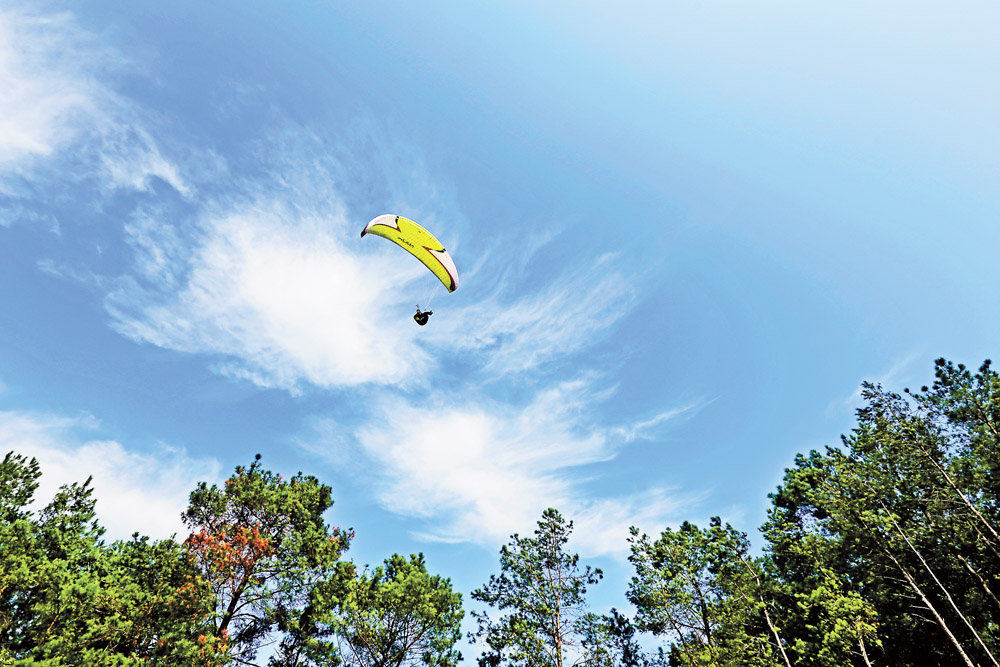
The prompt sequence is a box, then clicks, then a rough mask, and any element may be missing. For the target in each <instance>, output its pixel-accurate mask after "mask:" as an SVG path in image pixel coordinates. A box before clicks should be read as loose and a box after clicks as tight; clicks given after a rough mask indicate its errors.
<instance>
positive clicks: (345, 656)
mask: <svg viewBox="0 0 1000 667" xmlns="http://www.w3.org/2000/svg"><path fill="white" fill-rule="evenodd" d="M935 377H936V379H935V381H934V383H933V385H932V386H931V387H927V386H925V387H922V388H920V390H919V391H913V392H911V391H910V390H909V389H907V390H905V391H904V392H903V393H901V394H897V393H892V392H890V391H887V390H885V389H883V388H882V387H880V386H876V385H872V384H865V385H864V386H863V397H864V402H865V405H864V407H862V408H861V409H859V410H858V411H857V424H856V426H855V427H854V428H853V430H852V431H851V432H850V433H849V434H847V435H845V436H843V437H842V440H841V442H840V443H839V444H837V445H834V446H829V447H827V448H825V449H824V450H823V451H818V450H814V451H811V452H809V453H807V454H800V455H798V456H797V457H796V458H795V460H794V463H793V465H792V466H791V467H790V468H788V469H787V470H786V471H785V475H784V478H783V480H782V483H781V484H780V485H779V486H778V488H777V490H776V491H775V492H774V493H772V494H771V495H770V499H771V506H770V508H769V510H768V514H767V520H766V521H765V523H764V525H763V526H761V528H760V531H759V533H760V538H761V539H760V542H759V544H757V545H756V548H752V545H751V542H750V539H749V537H748V535H747V534H746V533H743V532H741V531H739V530H737V529H736V528H734V527H732V526H731V525H729V524H728V523H723V522H722V521H721V520H720V519H719V518H712V519H710V520H709V521H708V523H707V524H706V525H704V526H703V527H700V526H697V525H695V524H693V523H689V522H685V523H683V524H681V525H680V526H678V527H676V528H665V529H664V530H662V532H660V534H659V535H652V536H651V535H647V534H644V533H641V532H640V531H639V530H637V529H635V528H633V529H632V530H631V534H630V537H629V541H628V546H629V551H630V556H629V561H630V563H631V565H632V567H633V570H634V574H633V576H632V578H631V581H630V582H629V584H628V586H627V590H626V591H624V600H623V602H624V601H625V600H627V602H628V605H627V607H628V608H627V609H626V610H625V612H624V613H623V612H620V611H618V610H617V609H612V610H611V611H610V612H609V613H597V611H595V610H594V609H592V608H591V606H590V605H589V604H588V601H587V593H588V589H590V588H592V587H593V586H596V585H598V584H599V582H600V580H601V578H602V573H601V571H600V570H599V569H595V568H592V567H589V566H586V565H585V564H582V563H581V562H580V559H579V556H578V555H577V554H574V553H572V552H571V550H570V549H569V548H568V546H567V545H568V541H569V538H570V535H571V533H572V530H573V523H572V521H568V520H566V519H564V518H563V516H562V515H561V514H560V513H559V512H558V511H557V510H556V509H551V508H550V509H548V510H546V511H545V512H544V513H543V514H542V517H541V519H540V520H539V521H538V523H537V526H536V528H535V530H534V532H533V534H532V535H531V536H520V535H517V534H515V535H512V536H511V538H510V541H509V542H508V543H507V544H506V545H504V546H503V547H502V548H501V549H500V560H499V564H498V569H497V572H496V573H495V574H492V575H490V576H489V578H488V580H487V581H485V583H484V584H483V585H482V586H480V587H479V588H478V589H476V590H475V591H473V592H472V593H471V597H472V599H473V600H475V601H476V602H478V603H479V607H478V609H479V611H474V612H472V618H473V620H474V625H475V630H473V631H472V632H470V633H469V634H468V636H467V637H465V639H466V640H467V642H468V644H466V646H471V647H472V648H473V649H474V650H475V651H477V652H478V656H477V657H476V661H477V662H478V664H479V665H481V666H482V667H501V666H504V667H536V666H537V667H575V666H583V665H588V666H592V667H654V666H661V665H677V666H718V667H723V666H737V665H739V666H743V665H746V666H751V667H756V666H772V665H773V666H778V667H791V666H792V665H808V666H813V665H816V666H819V667H844V666H857V667H872V666H874V665H892V666H895V665H908V666H909V665H912V666H923V665H928V666H930V665H965V666H967V667H973V666H977V667H978V666H980V665H982V666H988V665H992V666H994V667H1000V663H998V659H1000V642H998V638H1000V625H998V623H1000V597H998V595H1000V498H998V494H1000V481H998V480H1000V377H998V375H997V373H996V372H995V371H994V370H993V369H992V367H991V365H990V362H989V361H986V362H985V363H984V364H983V365H982V366H981V367H980V368H979V369H978V370H977V371H972V370H971V369H968V368H966V367H965V366H963V365H961V364H958V365H955V364H953V363H951V362H948V361H945V360H943V359H939V360H937V361H936V362H935ZM40 474H41V473H40V470H39V466H38V463H37V462H36V461H35V460H33V459H31V460H29V459H27V458H26V457H23V456H20V455H18V454H16V453H14V452H11V453H9V454H7V456H6V457H5V458H4V459H3V461H2V463H0V666H5V665H53V666H55V665H116V666H117V665H122V666H125V665H140V664H162V665H205V666H208V665H223V664H234V665H258V664H259V665H263V664H267V665H270V666H271V667H279V666H287V667H292V666H300V665H301V666H306V665H317V666H318V665H331V666H332V665H340V664H344V665H347V666H349V667H406V666H411V665H412V666H416V665H430V666H440V667H451V666H453V665H455V664H457V663H458V662H459V661H460V660H461V652H460V644H461V643H462V640H463V637H462V632H461V623H462V620H463V618H464V611H463V607H462V596H461V594H460V593H458V592H456V591H455V590H453V587H452V585H451V582H450V580H449V579H447V578H445V577H442V576H440V575H436V574H432V573H430V572H429V571H428V569H427V567H426V563H425V562H424V558H423V556H422V555H420V554H416V555H411V556H409V557H404V556H401V555H399V554H394V555H393V556H391V557H390V558H388V559H386V560H385V562H384V563H383V564H381V565H379V566H378V567H375V568H369V567H367V566H366V567H364V568H359V567H357V566H356V565H355V564H354V563H352V562H351V561H349V560H347V559H346V558H345V552H346V551H347V550H348V548H349V546H350V541H351V538H352V537H353V535H352V533H351V532H350V531H346V530H342V529H339V528H336V527H331V526H329V525H328V524H327V523H325V521H324V519H323V514H324V512H325V511H326V510H327V509H329V508H330V507H331V506H332V504H333V500H332V496H331V490H330V488H329V487H328V486H325V485H323V484H321V483H320V482H319V481H318V480H317V479H316V478H314V477H311V476H305V475H302V474H301V473H300V474H298V475H296V476H294V477H292V478H291V479H289V480H287V481H286V480H284V479H283V478H282V477H280V476H278V475H276V474H275V473H273V472H271V471H268V470H266V469H264V468H263V467H262V466H261V464H260V460H259V457H258V458H257V460H255V461H254V462H253V463H252V464H251V465H250V466H248V467H237V468H236V470H235V472H234V474H233V475H232V476H231V477H230V478H229V479H227V480H226V481H225V483H224V484H223V485H221V486H216V485H212V486H209V485H207V484H204V483H202V484H199V485H198V487H197V488H196V489H195V490H194V491H193V492H192V493H191V496H190V504H189V507H188V509H187V511H186V512H185V513H184V515H183V519H184V522H185V524H186V526H187V527H188V529H189V530H190V533H189V535H188V537H187V539H185V540H184V541H183V542H179V541H177V540H175V539H169V540H155V541H154V540H150V539H148V538H146V537H141V536H140V535H138V534H136V535H134V536H133V537H132V539H130V540H119V541H114V542H111V543H110V544H109V543H106V542H105V541H104V540H103V538H102V535H103V532H104V531H103V529H102V528H101V527H100V526H99V524H98V522H97V521H96V518H95V513H94V502H95V501H94V498H93V493H92V489H91V487H90V484H89V480H88V481H86V482H83V483H79V484H71V485H67V486H64V487H62V488H61V489H60V490H59V492H58V493H57V494H56V495H55V497H54V498H53V499H52V500H51V502H49V504H48V505H46V506H45V507H44V508H42V509H40V510H38V511H31V510H29V504H30V502H31V500H32V498H33V494H34V491H35V490H36V488H37V486H38V479H39V476H40ZM467 650H468V649H467Z"/></svg>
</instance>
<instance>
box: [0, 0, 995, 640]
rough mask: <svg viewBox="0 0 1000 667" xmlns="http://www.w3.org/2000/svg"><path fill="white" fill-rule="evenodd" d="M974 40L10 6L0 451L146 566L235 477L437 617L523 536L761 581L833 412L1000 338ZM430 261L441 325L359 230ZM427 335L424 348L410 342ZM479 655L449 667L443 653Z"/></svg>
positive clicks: (939, 25) (836, 422) (637, 7)
mask: <svg viewBox="0 0 1000 667" xmlns="http://www.w3.org/2000/svg"><path fill="white" fill-rule="evenodd" d="M998 31H1000V7H998V6H997V5H996V4H995V3H990V2H972V1H964V0H958V1H957V2H951V3H947V4H945V3H934V2H901V1H898V2H897V1H895V0H883V1H880V2H852V1H848V2H840V3H803V2H791V1H782V2H778V1H772V0H765V1H762V2H756V3H740V2H732V1H729V0H719V1H717V2H703V1H702V2H688V1H685V0H677V1H676V2H648V3H647V2H626V3H606V2H591V1H590V0H581V1H579V2H574V3H565V2H518V1H514V0H511V1H509V2H505V3H467V2H458V1H457V0H456V1H452V0H441V1H440V2H435V3H411V2H403V1H402V0H399V1H395V0H379V1H378V2H352V1H350V0H348V1H347V2H337V3H334V2H321V1H318V0H300V1H299V2H295V3H287V2H276V1H274V2H270V1H264V0H258V1H254V2H235V1H230V0H218V1H217V2H212V3H205V2H190V1H187V0H177V1H175V2H170V3H118V2H107V1H98V0H75V1H74V2H72V3H68V2H67V3H62V2H48V1H45V2H30V3H29V2H23V3H22V2H20V1H19V0H13V1H8V2H6V3H4V4H2V5H0V286H2V288H0V450H3V451H4V452H6V451H10V450H14V451H17V452H19V453H22V454H26V455H31V456H35V457H37V458H38V459H39V461H40V463H41V465H42V471H43V478H42V482H43V485H42V487H41V489H40V490H39V497H40V498H42V499H44V498H47V497H50V496H51V494H52V493H53V492H54V491H55V489H56V488H57V487H58V485H59V484H63V483H69V482H72V481H81V480H82V479H84V478H86V477H87V476H91V475H92V476H93V478H94V487H95V493H96V496H97V498H98V513H99V515H100V517H101V520H102V522H103V524H104V525H105V526H107V527H108V529H109V532H108V536H109V538H110V539H115V538H122V537H127V536H128V535H130V534H131V533H132V532H134V531H136V530H138V531H140V532H143V533H144V534H149V535H151V536H153V537H158V538H160V537H169V536H170V535H171V534H175V533H176V534H178V535H181V537H183V535H184V533H183V531H184V527H183V525H182V524H181V522H180V516H179V515H180V512H181V511H182V509H183V508H184V507H185V506H186V503H187V494H188V493H189V492H190V491H191V490H192V488H193V487H194V485H195V484H196V483H197V482H199V481H208V482H220V481H221V480H223V479H225V477H227V476H228V475H229V474H230V473H231V472H232V470H233V468H234V467H235V466H237V465H247V464H249V463H250V462H251V461H252V460H253V457H254V455H255V454H256V453H260V454H261V455H262V457H263V458H262V463H263V464H264V465H265V467H268V468H270V469H272V470H275V471H279V472H281V473H283V474H286V475H288V474H294V473H295V472H297V471H302V472H305V473H306V474H311V475H315V476H316V477H318V478H319V479H320V480H321V481H323V482H324V483H326V484H329V485H330V486H331V487H332V488H333V496H334V499H335V502H336V504H335V506H334V507H333V508H332V509H331V510H330V512H329V514H328V517H327V518H328V520H329V522H330V523H331V524H332V525H338V526H341V527H352V528H354V530H355V533H356V538H355V540H354V542H353V543H352V547H351V550H350V551H349V552H348V554H347V555H348V557H350V558H352V559H353V560H355V562H358V563H359V564H364V563H371V564H373V565H374V564H377V563H379V562H381V561H382V560H383V559H385V558H388V557H389V556H390V555H391V554H392V553H396V552H398V553H404V554H406V553H415V552H418V551H421V552H423V553H425V554H426V556H427V562H428V566H429V568H430V569H431V570H432V571H433V572H435V573H439V574H443V575H445V576H448V577H450V578H451V579H452V582H453V583H454V584H455V586H456V588H457V589H458V590H460V591H462V592H463V594H464V596H463V597H464V598H465V600H466V607H467V608H469V607H471V606H472V605H471V604H470V601H469V600H468V594H469V592H471V591H472V590H473V589H474V588H476V587H478V586H480V585H482V584H484V583H485V582H486V580H487V579H488V577H489V575H490V574H492V573H494V572H495V571H496V569H497V563H498V556H497V554H498V551H499V548H500V546H501V545H502V544H504V543H505V542H506V541H507V540H508V539H509V536H510V535H511V534H512V533H519V534H522V535H524V534H530V533H531V532H532V531H533V529H534V527H535V522H536V521H538V519H539V518H540V517H541V513H542V511H543V510H544V509H545V508H547V507H556V508H557V509H559V510H560V511H561V512H562V513H563V515H564V516H565V517H566V518H567V519H570V520H572V521H573V522H574V526H575V528H574V534H573V541H572V542H571V546H572V548H573V549H574V550H575V551H577V552H579V553H580V554H581V556H582V557H583V558H584V560H585V562H586V563H588V564H591V565H595V566H599V567H601V568H602V569H603V570H604V572H605V581H603V582H602V583H601V584H599V585H598V586H597V587H596V588H595V589H594V590H593V593H594V600H595V604H596V605H597V606H599V607H603V608H608V607H612V606H615V607H618V608H625V607H627V605H626V603H625V600H624V592H625V589H626V586H627V581H628V578H629V577H630V574H631V573H630V569H629V564H628V562H627V555H628V544H627V536H628V529H629V527H630V526H637V527H639V528H640V529H641V530H642V531H645V532H648V533H650V534H658V533H659V531H661V530H663V529H664V528H666V527H668V526H676V525H677V524H679V523H680V522H682V521H684V520H690V521H694V522H696V523H700V524H704V523H706V522H707V521H708V519H709V517H711V516H716V515H720V516H722V517H723V518H724V519H725V520H727V521H730V522H732V523H733V524H734V525H735V526H737V527H738V528H740V529H741V530H744V531H746V532H747V533H748V534H749V535H750V539H751V541H753V542H754V543H755V545H757V548H759V546H760V539H759V535H758V534H757V531H756V529H757V527H758V526H759V525H760V524H761V522H762V521H763V520H764V518H765V516H766V510H767V504H768V498H767V494H768V493H769V492H771V491H773V490H774V489H775V487H776V485H777V484H779V483H780V481H781V477H782V474H783V470H784V468H785V467H786V466H789V465H791V463H792V461H793V458H794V455H795V453H797V452H805V451H808V450H809V449H812V448H819V447H823V446H825V445H833V444H836V443H837V442H838V441H839V437H840V434H842V433H846V432H848V431H849V430H850V428H851V426H852V424H853V417H854V410H855V409H856V408H857V407H859V406H860V394H859V386H860V384H861V382H863V381H866V380H867V381H872V382H880V383H883V384H884V385H885V386H886V387H887V388H890V389H893V390H895V391H902V390H903V388H905V387H909V386H914V387H919V386H920V385H921V384H928V383H930V382H931V380H933V360H934V359H935V358H937V357H946V358H948V359H950V360H952V361H955V362H956V363H965V364H967V365H972V366H978V364H980V363H981V362H982V361H983V360H984V359H986V358H990V357H991V356H993V355H995V354H996V350H997V342H998V340H997V337H998V332H1000V308H997V305H998V304H997V297H996V295H997V288H998V286H1000V261H997V259H996V253H997V248H998V247H1000V188H998V187H997V184H998V183H1000V124H997V122H996V116H997V109H998V108H1000V76H997V63H1000V42H998V41H997V40H996V38H995V36H996V34H997V33H998ZM384 213H393V214H398V215H404V216H406V217H409V218H411V219H414V220H416V221H418V222H420V223H421V224H422V225H423V226H425V227H427V228H428V229H429V230H430V231H431V232H432V233H434V234H435V235H436V236H437V237H438V238H439V239H440V240H441V241H442V243H443V244H444V246H445V247H446V248H447V249H448V250H449V252H450V253H451V255H452V257H453V258H454V260H455V262H456V264H457V266H458V270H459V275H460V282H461V287H460V289H459V290H457V291H456V292H454V293H452V294H448V293H447V292H446V290H445V289H444V288H443V286H441V284H440V283H438V282H437V280H436V279H435V278H434V276H433V275H432V274H430V272H428V271H426V270H425V269H424V268H423V267H422V266H421V265H420V264H419V263H418V262H416V261H415V260H413V258H412V257H410V256H409V255H407V254H406V253H405V252H403V251H402V250H401V249H400V248H398V247H396V246H395V245H393V244H391V243H388V242H386V241H384V240H383V239H379V238H377V237H372V236H367V237H365V238H363V239H362V238H360V236H359V232H360V230H361V229H362V228H363V227H364V226H365V224H366V223H367V222H368V221H369V220H371V219H372V218H374V217H375V216H377V215H380V214H384ZM416 304H419V305H420V306H422V307H424V308H425V309H426V308H427V307H430V308H432V309H433V310H434V315H433V317H432V318H431V320H430V322H429V324H428V325H427V326H426V327H418V326H416V325H415V324H414V322H413V320H412V318H411V315H412V314H413V311H414V306H415V305H416ZM473 657H474V656H473Z"/></svg>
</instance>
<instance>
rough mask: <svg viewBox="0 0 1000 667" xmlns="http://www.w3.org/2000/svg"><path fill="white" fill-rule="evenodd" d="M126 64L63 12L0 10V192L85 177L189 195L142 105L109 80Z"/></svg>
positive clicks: (26, 191) (23, 191) (10, 209)
mask: <svg viewBox="0 0 1000 667" xmlns="http://www.w3.org/2000/svg"><path fill="white" fill-rule="evenodd" d="M127 66H128V63H127V61H126V60H125V59H124V58H123V57H122V56H121V55H120V54H118V53H117V52H115V51H114V50H112V49H109V48H108V47H106V46H102V45H100V44H98V42H97V41H96V40H95V39H94V38H93V37H92V36H91V35H89V34H88V33H87V32H86V31H84V30H83V29H81V28H80V27H79V26H78V25H77V24H76V22H75V20H74V17H73V15H72V14H71V13H69V12H59V13H44V12H40V11H38V10H37V8H29V7H28V6H26V5H24V6H19V5H18V4H17V3H15V5H14V6H9V7H5V8H0V176H3V178H0V195H3V196H6V197H8V198H12V199H18V198H21V197H22V196H28V195H30V192H31V191H32V189H33V188H36V187H37V186H38V185H39V183H41V182H45V183H50V184H52V183H63V184H65V183H66V182H69V181H74V182H82V181H87V180H93V181H96V182H97V183H98V184H99V187H101V188H102V189H106V190H111V191H113V190H117V189H134V190H146V189H148V188H149V187H150V183H151V181H152V179H154V178H158V179H161V180H163V181H164V182H166V183H168V184H170V186H171V187H173V188H174V189H176V190H177V191H178V192H179V193H181V194H182V195H184V196H190V194H191V193H192V188H191V186H190V185H189V183H188V182H187V180H186V179H185V178H184V177H183V175H182V174H181V170H180V169H179V168H178V167H177V166H176V165H175V164H174V163H173V162H172V161H170V160H169V159H168V158H166V157H165V156H164V155H163V154H162V152H161V150H160V147H159V146H158V142H157V141H156V139H155V138H154V136H153V134H152V132H151V131H150V128H149V127H148V126H147V120H146V119H144V117H143V116H144V114H143V112H142V110H141V109H140V108H139V107H137V106H136V105H135V104H133V103H132V102H130V101H129V100H128V99H126V98H125V97H123V96H121V95H119V94H118V93H117V92H116V91H115V90H114V88H113V86H112V85H111V84H110V81H111V80H112V78H113V74H114V73H116V72H119V71H121V70H122V69H124V68H126V67H127ZM4 208H5V209H6V213H5V215H3V216H0V219H7V220H8V222H9V220H10V218H12V217H14V216H15V215H16V214H17V213H18V211H20V210H22V209H21V207H18V206H16V205H13V204H8V205H6V206H4ZM30 217H31V212H26V213H25V215H24V216H21V218H30Z"/></svg>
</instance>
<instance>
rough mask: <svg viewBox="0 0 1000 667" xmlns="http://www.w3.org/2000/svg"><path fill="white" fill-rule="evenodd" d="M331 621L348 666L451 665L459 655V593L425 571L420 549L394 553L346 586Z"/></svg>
mask: <svg viewBox="0 0 1000 667" xmlns="http://www.w3.org/2000/svg"><path fill="white" fill-rule="evenodd" d="M336 611H337V617H336V619H335V620H334V621H333V626H334V630H335V634H336V635H337V637H338V640H339V648H340V657H341V659H342V660H343V662H344V663H345V664H346V665H348V666H349V667H406V666H410V665H433V666H440V667H453V666H454V665H456V664H457V663H458V661H459V660H461V657H462V655H461V653H459V652H458V651H457V650H455V648H454V646H455V643H456V642H458V640H459V639H460V638H461V636H462V634H461V627H460V626H461V623H462V617H463V616H464V612H463V611H462V595H461V594H460V593H456V592H454V591H452V588H451V582H450V581H449V580H448V579H444V578H442V577H440V576H437V575H433V576H432V575H431V574H429V573H428V572H427V567H426V565H425V563H424V556H423V554H418V555H411V556H410V558H409V559H408V560H407V559H406V558H404V557H403V556H400V555H399V554H394V555H393V556H392V557H391V558H389V559H387V560H386V561H385V564H384V565H381V566H379V567H376V568H375V570H374V571H372V572H370V573H369V572H362V573H361V574H360V575H359V576H357V577H356V578H354V579H352V580H351V581H350V582H349V584H348V585H347V590H346V591H345V594H343V595H342V597H341V601H340V602H339V604H338V605H337V609H336Z"/></svg>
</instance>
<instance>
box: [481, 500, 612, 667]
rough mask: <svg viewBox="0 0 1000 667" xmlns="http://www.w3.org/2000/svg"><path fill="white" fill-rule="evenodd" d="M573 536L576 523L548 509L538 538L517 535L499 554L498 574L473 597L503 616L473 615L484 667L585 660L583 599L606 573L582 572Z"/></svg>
mask: <svg viewBox="0 0 1000 667" xmlns="http://www.w3.org/2000/svg"><path fill="white" fill-rule="evenodd" d="M572 530H573V522H572V521H570V522H568V523H567V522H566V521H565V520H564V519H563V517H562V515H560V514H559V512H558V511H556V510H555V509H552V508H549V509H547V510H545V512H543V513H542V520H541V521H539V522H538V527H537V528H536V530H535V537H524V538H522V537H519V536H518V535H517V534H514V535H512V536H511V541H510V543H509V544H507V545H505V546H504V547H502V548H501V550H500V574H499V575H492V576H490V580H489V582H488V583H487V584H486V585H485V586H483V587H482V588H479V589H477V590H475V591H474V592H473V593H472V598H473V599H474V600H478V601H479V602H484V603H486V604H487V605H489V606H490V607H495V608H496V609H498V610H499V611H500V612H501V616H499V617H498V618H490V616H489V614H488V613H487V612H482V613H479V612H473V616H474V617H475V618H476V620H477V621H478V624H479V628H478V631H477V632H476V633H474V634H470V639H472V640H473V641H475V640H477V639H478V640H481V641H483V642H485V644H486V646H487V650H486V651H485V652H484V653H483V655H482V656H481V657H480V658H479V664H480V665H481V666H482V667H487V666H489V667H499V665H510V666H511V667H513V666H514V665H525V664H528V665H532V666H533V667H534V666H537V667H547V666H551V667H565V666H566V665H576V664H581V663H583V662H584V661H585V660H586V659H587V655H586V651H585V650H584V647H583V645H582V644H583V638H584V631H585V628H586V623H587V620H586V618H585V611H586V599H585V595H586V591H587V586H588V585H592V584H596V583H597V582H598V581H600V579H601V577H602V573H601V571H600V570H599V569H591V568H590V567H589V566H588V567H585V568H581V567H580V565H579V556H578V555H576V554H570V553H567V552H566V550H565V547H566V543H567V541H568V540H569V535H570V533H571V532H572Z"/></svg>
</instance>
